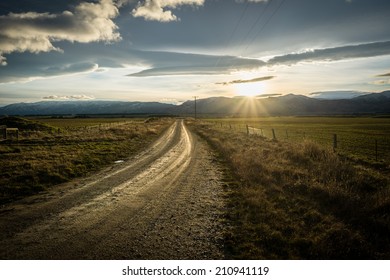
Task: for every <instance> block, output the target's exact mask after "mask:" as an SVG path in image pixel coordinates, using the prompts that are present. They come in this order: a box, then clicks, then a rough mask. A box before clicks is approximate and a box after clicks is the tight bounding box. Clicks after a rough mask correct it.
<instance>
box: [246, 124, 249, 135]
mask: <svg viewBox="0 0 390 280" xmlns="http://www.w3.org/2000/svg"><path fill="white" fill-rule="evenodd" d="M246 134H247V135H249V126H248V125H246Z"/></svg>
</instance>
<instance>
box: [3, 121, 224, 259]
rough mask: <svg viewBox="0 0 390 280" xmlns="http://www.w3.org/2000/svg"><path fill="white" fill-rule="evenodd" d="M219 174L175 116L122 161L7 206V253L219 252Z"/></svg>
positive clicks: (121, 255)
mask: <svg viewBox="0 0 390 280" xmlns="http://www.w3.org/2000/svg"><path fill="white" fill-rule="evenodd" d="M221 178H222V173H221V171H220V168H219V166H218V165H217V164H216V163H215V161H213V155H212V153H211V152H210V150H209V149H208V147H207V146H206V144H205V143H204V142H202V141H201V140H199V139H198V138H197V136H195V135H193V134H192V133H190V132H189V131H188V129H187V128H186V126H185V124H184V122H183V120H178V121H176V122H175V123H174V124H173V125H172V126H171V127H170V128H169V129H168V130H167V131H166V132H165V133H164V135H163V136H162V137H160V138H159V140H157V141H156V142H155V143H154V144H153V145H152V146H151V147H149V148H147V149H146V150H145V151H143V152H142V153H140V154H139V155H138V156H136V157H134V158H132V159H130V160H129V161H128V162H127V163H125V164H123V165H122V166H119V167H118V166H114V167H111V168H110V169H106V170H104V171H102V172H100V173H99V174H96V175H95V176H93V177H91V178H87V179H84V180H82V181H80V182H72V183H69V184H66V185H64V186H61V187H58V188H55V190H53V191H51V192H48V193H46V194H42V195H37V196H34V197H31V198H27V199H24V200H21V201H19V202H16V203H13V204H11V205H8V206H7V209H4V210H3V211H2V213H0V230H1V231H0V258H2V259H222V258H224V254H223V236H224V223H223V219H224V215H225V211H226V210H225V209H226V207H225V193H224V190H223V187H222V183H221Z"/></svg>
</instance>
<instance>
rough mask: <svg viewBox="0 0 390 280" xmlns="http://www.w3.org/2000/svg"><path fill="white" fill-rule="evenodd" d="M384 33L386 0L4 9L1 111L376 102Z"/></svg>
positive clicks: (222, 0) (386, 77) (387, 55)
mask: <svg viewBox="0 0 390 280" xmlns="http://www.w3.org/2000/svg"><path fill="white" fill-rule="evenodd" d="M389 26H390V1H388V0H139V1H138V0H136V1H135V0H134V1H133V0H79V1H77V0H56V1H44V0H35V1H34V0H15V1H2V2H1V3H0V106H1V105H6V104H11V103H19V102H38V101H48V100H123V101H158V102H165V103H174V104H179V103H181V102H184V101H186V100H189V99H193V98H194V96H197V97H198V98H207V97H215V96H228V97H234V96H260V97H261V96H269V95H273V94H288V93H294V94H303V95H309V94H310V93H313V92H325V91H333V93H332V95H334V94H335V93H334V91H340V92H341V91H349V92H350V91H358V92H362V93H363V92H380V91H384V90H388V89H389V88H390V28H389ZM341 94H342V93H340V95H341Z"/></svg>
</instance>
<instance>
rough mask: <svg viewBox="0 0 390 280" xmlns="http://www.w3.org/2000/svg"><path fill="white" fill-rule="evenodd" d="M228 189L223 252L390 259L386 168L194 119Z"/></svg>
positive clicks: (308, 142)
mask: <svg viewBox="0 0 390 280" xmlns="http://www.w3.org/2000/svg"><path fill="white" fill-rule="evenodd" d="M190 126H191V127H192V129H193V130H194V131H196V132H197V133H198V134H199V135H201V137H203V138H204V139H206V140H207V141H208V143H209V144H210V145H211V146H212V147H213V148H214V149H215V150H216V151H217V152H218V154H219V158H220V160H221V161H223V162H224V163H225V164H226V165H227V166H228V168H227V169H226V171H225V177H226V188H227V190H228V192H229V193H230V194H229V211H228V214H227V217H226V221H227V224H228V225H230V226H231V227H232V230H231V231H228V233H227V235H226V247H225V249H226V254H227V258H229V259H230V258H232V259H388V258H389V257H390V185H389V167H388V165H387V166H386V165H383V164H382V165H381V166H380V169H379V168H375V166H367V165H359V164H358V163H357V162H356V161H351V160H349V159H347V158H345V157H341V156H340V155H338V154H337V152H334V151H333V149H331V148H327V147H325V146H320V145H319V144H317V143H314V142H313V141H311V140H307V139H306V140H302V141H294V142H291V141H283V140H273V139H269V138H265V137H262V136H261V135H247V133H246V132H245V131H242V130H238V129H234V128H233V129H230V128H229V129H226V126H225V127H224V126H223V125H215V123H210V122H204V121H197V122H196V123H195V122H190Z"/></svg>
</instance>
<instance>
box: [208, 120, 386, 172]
mask: <svg viewBox="0 0 390 280" xmlns="http://www.w3.org/2000/svg"><path fill="white" fill-rule="evenodd" d="M207 121H208V122H210V123H213V124H214V125H215V126H216V127H220V128H223V129H232V130H235V131H242V132H244V133H246V132H247V128H246V125H248V126H249V133H250V134H259V135H263V136H264V137H267V138H271V139H272V138H273V133H272V129H273V130H274V132H275V137H276V139H277V140H279V141H288V142H302V141H304V140H311V141H313V142H315V143H318V144H321V145H322V146H324V147H326V148H332V149H333V145H334V135H335V134H336V135H337V148H336V151H337V152H338V153H339V154H341V155H343V156H347V157H349V158H350V159H354V160H357V161H364V162H367V163H373V164H384V165H389V164H390V118H375V117H265V118H252V119H250V118H249V119H234V118H229V119H209V120H207Z"/></svg>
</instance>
